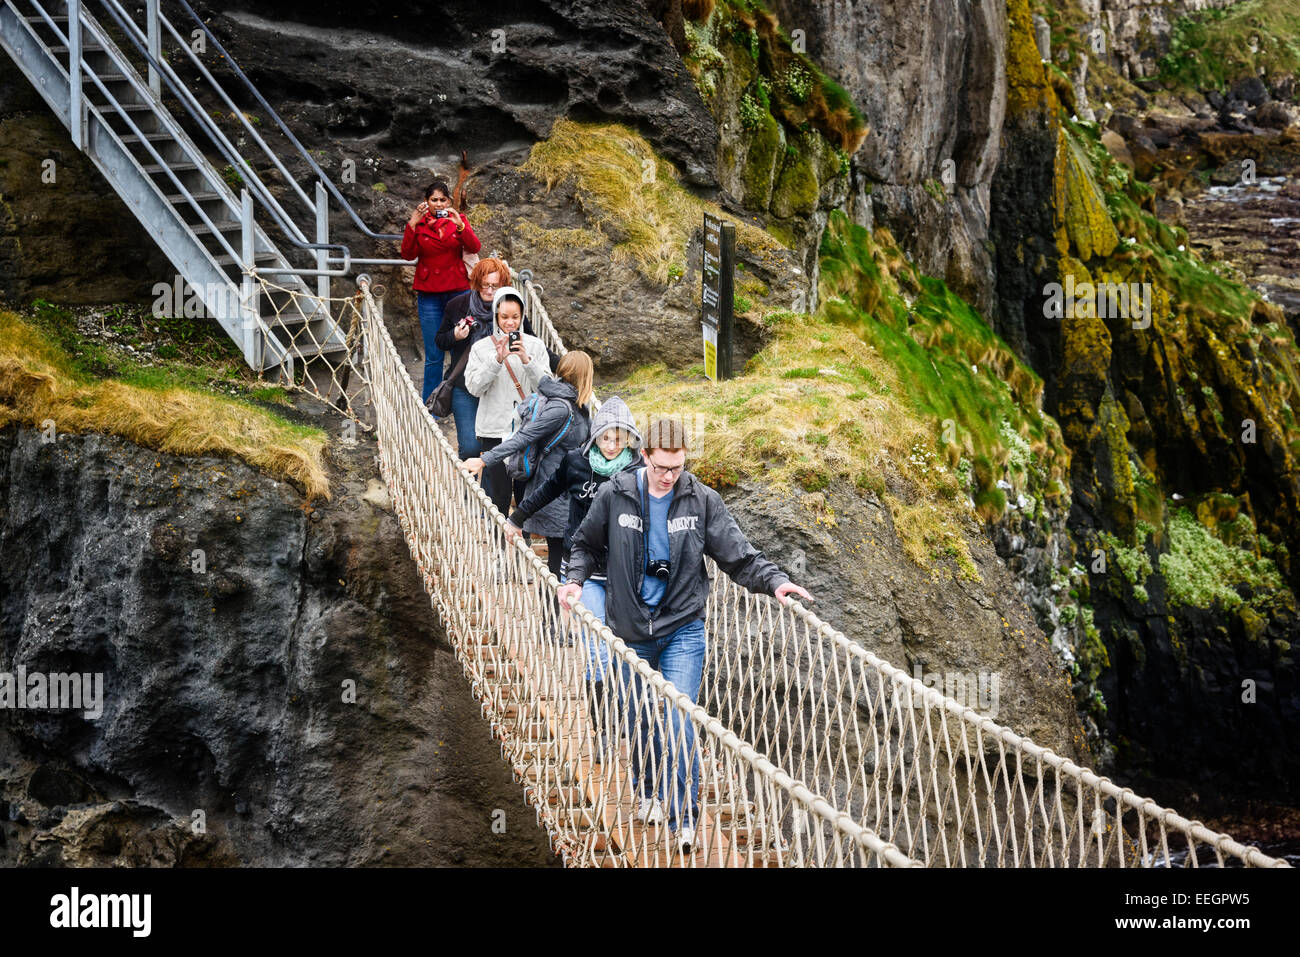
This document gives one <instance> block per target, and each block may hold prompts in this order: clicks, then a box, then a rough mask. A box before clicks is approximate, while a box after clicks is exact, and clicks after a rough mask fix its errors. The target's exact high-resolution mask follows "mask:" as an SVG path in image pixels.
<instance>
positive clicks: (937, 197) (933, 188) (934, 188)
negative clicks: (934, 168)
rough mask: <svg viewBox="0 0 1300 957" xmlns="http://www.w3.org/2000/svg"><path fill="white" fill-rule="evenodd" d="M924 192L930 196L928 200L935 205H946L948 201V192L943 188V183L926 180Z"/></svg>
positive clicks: (935, 180)
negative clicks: (932, 201)
mask: <svg viewBox="0 0 1300 957" xmlns="http://www.w3.org/2000/svg"><path fill="white" fill-rule="evenodd" d="M924 185H925V191H926V192H927V193H929V194H930V198H931V199H933V200H934V201H935V202H936V203H946V202H947V201H948V190H947V189H945V188H944V185H943V183H941V182H940V181H939V180H937V179H927V180H926V181H925V184H924Z"/></svg>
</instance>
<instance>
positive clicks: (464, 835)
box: [0, 426, 555, 866]
mask: <svg viewBox="0 0 1300 957" xmlns="http://www.w3.org/2000/svg"><path fill="white" fill-rule="evenodd" d="M333 449H334V451H333V461H332V462H331V473H332V491H333V500H332V501H330V502H322V501H319V500H318V501H314V502H311V503H306V502H304V501H303V500H302V499H301V497H300V496H299V494H298V493H297V491H295V490H294V489H293V488H291V487H290V486H287V485H285V484H284V483H278V482H275V481H273V480H271V479H269V478H267V477H266V476H263V475H261V474H259V473H258V472H257V471H255V470H252V469H250V468H248V467H246V466H244V465H242V464H240V463H237V462H234V461H230V460H226V459H218V458H200V459H179V458H176V457H173V456H168V455H161V454H159V453H155V452H151V451H148V450H144V449H140V448H138V447H136V446H134V445H131V444H130V443H128V442H125V441H123V440H119V439H116V438H112V437H106V436H99V435H87V436H64V437H62V438H61V439H60V440H59V441H58V442H57V443H49V444H46V443H42V442H41V435H40V433H39V432H36V431H32V430H27V429H19V428H15V427H12V426H11V427H9V428H7V429H4V430H3V431H0V463H3V467H2V468H0V551H2V552H3V554H4V555H5V556H6V559H7V560H6V562H5V563H4V565H3V568H2V569H0V662H3V667H2V668H0V670H4V671H8V672H14V671H15V670H16V669H17V667H18V666H20V665H21V666H24V667H25V668H26V669H27V670H28V672H29V673H32V672H37V671H39V672H46V673H48V672H70V671H77V672H84V673H95V672H99V673H102V674H103V688H104V691H103V714H102V716H101V717H100V718H98V719H97V720H93V721H92V720H86V718H85V717H83V714H82V712H80V711H75V712H69V711H50V710H31V709H24V710H19V709H3V710H0V739H2V740H3V743H4V745H5V746H4V747H3V749H2V750H0V753H3V754H4V756H5V757H4V759H3V763H2V764H0V801H3V802H4V803H6V804H7V807H8V812H7V814H6V815H5V818H6V819H5V820H3V821H0V833H3V834H4V837H5V839H4V840H3V841H0V858H2V859H4V860H5V861H7V862H8V863H21V864H46V865H59V864H62V865H79V864H92V863H93V864H104V865H109V864H113V865H116V864H148V865H167V866H170V865H190V864H208V865H225V864H258V865H273V866H278V865H300V864H313V865H342V864H350V865H367V864H369V865H443V864H446V865H449V864H457V865H465V866H474V865H530V866H537V865H546V864H549V863H552V862H554V860H555V859H554V858H553V856H552V855H550V853H549V851H548V848H547V841H546V836H545V833H544V832H543V831H541V830H540V829H539V828H537V826H536V824H535V819H534V814H533V812H532V811H531V809H529V808H528V807H527V806H526V805H525V804H524V803H523V799H522V791H521V790H520V789H519V787H518V786H517V785H516V784H515V783H514V782H513V781H512V780H511V779H510V775H509V772H508V770H507V769H506V767H505V765H504V764H503V763H502V762H501V760H500V756H499V752H498V748H497V747H496V745H495V743H494V742H493V741H492V740H491V738H490V736H489V735H488V729H487V726H486V725H485V724H484V723H483V722H482V720H481V719H480V717H479V712H478V706H477V704H476V703H475V702H474V701H473V699H472V698H471V696H470V694H469V689H468V687H467V686H466V685H465V683H464V679H463V677H462V675H461V671H460V667H459V665H458V664H457V663H456V661H455V657H454V655H453V653H452V651H451V649H450V647H449V646H448V645H447V643H446V639H445V637H444V635H443V633H442V631H441V628H440V625H439V623H438V619H437V616H436V614H435V613H434V612H433V610H432V609H431V608H430V606H429V601H428V598H427V596H426V595H425V593H424V590H423V588H422V585H421V582H420V580H419V578H418V576H417V574H416V572H415V569H414V566H413V565H412V563H411V562H410V559H409V555H408V550H407V547H406V544H405V542H404V540H403V538H402V535H401V533H400V530H399V528H398V525H397V521H396V519H395V518H394V516H393V515H392V514H391V513H390V512H388V511H386V510H384V509H383V508H382V507H378V506H376V505H375V504H372V503H373V502H374V501H375V497H374V496H373V494H369V493H370V486H371V484H372V483H373V482H374V480H375V476H376V471H375V467H374V464H373V457H374V454H375V445H374V442H373V439H367V438H365V437H364V436H363V437H362V438H361V439H360V440H359V442H358V445H357V446H356V447H354V448H347V447H345V446H341V445H339V444H335V445H334V447H333ZM381 504H382V501H381ZM200 568H201V569H202V570H201V571H200V570H198V569H200ZM353 695H355V703H352V702H351V701H350V700H349V699H351V698H352V697H353ZM498 808H499V809H502V810H504V811H505V815H506V832H505V833H504V834H496V833H493V831H492V828H491V823H492V814H493V811H494V810H496V809H498ZM196 812H200V814H201V818H202V821H203V827H204V829H203V833H197V832H196V831H195V829H194V822H195V821H196V820H199V817H198V816H196Z"/></svg>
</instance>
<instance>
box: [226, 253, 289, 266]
mask: <svg viewBox="0 0 1300 957" xmlns="http://www.w3.org/2000/svg"><path fill="white" fill-rule="evenodd" d="M279 258H280V254H279V253H257V254H256V255H255V256H254V257H253V261H254V262H260V263H269V262H275V261H276V260H277V259H279ZM215 262H216V264H217V265H218V266H240V265H243V264H242V263H240V262H239V261H238V260H237V259H235V258H234V257H233V256H217V257H215Z"/></svg>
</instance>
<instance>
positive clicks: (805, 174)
mask: <svg viewBox="0 0 1300 957" xmlns="http://www.w3.org/2000/svg"><path fill="white" fill-rule="evenodd" d="M820 193H821V184H820V183H818V182H817V174H816V173H815V172H813V166H812V163H811V162H810V161H809V158H808V156H807V155H806V154H804V153H798V154H796V155H795V156H787V157H786V162H785V165H784V166H782V167H781V173H780V176H779V177H778V178H777V181H776V188H775V189H774V190H773V192H772V213H773V215H775V216H778V217H780V218H781V219H790V218H792V217H796V216H811V215H812V214H813V211H814V210H815V209H816V208H817V197H818V196H819V195H820Z"/></svg>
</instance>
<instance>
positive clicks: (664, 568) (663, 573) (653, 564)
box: [645, 558, 673, 581]
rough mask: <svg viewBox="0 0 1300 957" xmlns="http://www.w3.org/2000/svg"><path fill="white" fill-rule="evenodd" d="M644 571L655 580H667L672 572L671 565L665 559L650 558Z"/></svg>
mask: <svg viewBox="0 0 1300 957" xmlns="http://www.w3.org/2000/svg"><path fill="white" fill-rule="evenodd" d="M645 570H646V571H647V572H649V573H650V574H651V575H653V576H654V577H655V578H659V579H662V580H663V581H667V580H668V576H669V575H671V574H672V572H673V563H672V562H670V561H669V560H668V559H666V558H652V559H651V560H650V562H649V563H648V564H647V565H646V567H645Z"/></svg>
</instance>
